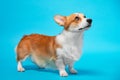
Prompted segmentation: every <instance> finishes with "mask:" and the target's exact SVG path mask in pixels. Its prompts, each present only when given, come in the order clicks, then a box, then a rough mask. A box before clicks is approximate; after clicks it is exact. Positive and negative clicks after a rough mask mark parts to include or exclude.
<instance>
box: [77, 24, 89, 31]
mask: <svg viewBox="0 0 120 80" xmlns="http://www.w3.org/2000/svg"><path fill="white" fill-rule="evenodd" d="M90 26H91V24H89V25H87V26H86V27H84V28H79V29H78V30H84V29H87V28H89V27H90Z"/></svg>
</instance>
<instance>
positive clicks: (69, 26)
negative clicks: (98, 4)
mask: <svg viewBox="0 0 120 80" xmlns="http://www.w3.org/2000/svg"><path fill="white" fill-rule="evenodd" d="M54 20H55V22H56V23H58V24H59V25H60V26H63V27H64V30H63V31H62V33H60V34H59V35H57V36H46V35H42V34H31V35H25V36H24V37H23V38H22V39H21V41H20V42H19V44H18V46H17V47H16V53H17V62H18V65H17V69H18V71H20V72H22V71H24V70H25V69H24V68H23V66H22V61H23V60H25V59H26V58H27V57H28V56H31V58H32V60H33V61H34V62H35V63H36V64H37V65H38V66H40V67H43V68H47V67H51V68H56V69H58V70H59V74H60V76H68V73H67V72H66V70H65V66H66V65H68V67H69V70H70V72H71V73H73V74H76V73H77V71H76V70H75V69H74V67H73V64H74V62H75V61H76V60H78V59H79V58H80V56H81V48H82V40H83V32H84V31H85V30H86V29H88V28H89V27H90V26H91V23H92V19H89V18H86V17H85V15H84V14H82V13H74V14H71V15H70V16H62V15H56V16H54Z"/></svg>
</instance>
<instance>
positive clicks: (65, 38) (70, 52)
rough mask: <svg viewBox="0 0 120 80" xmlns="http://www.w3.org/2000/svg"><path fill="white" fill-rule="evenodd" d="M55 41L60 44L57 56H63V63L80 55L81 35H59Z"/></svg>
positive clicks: (76, 58)
mask: <svg viewBox="0 0 120 80" xmlns="http://www.w3.org/2000/svg"><path fill="white" fill-rule="evenodd" d="M57 42H58V43H59V44H60V45H61V46H62V48H61V51H60V50H59V52H58V53H59V56H63V59H64V61H65V63H69V62H71V60H72V61H75V60H78V59H79V57H80V56H81V48H82V36H81V35H78V34H77V35H76V34H74V35H72V34H68V35H59V36H58V37H57Z"/></svg>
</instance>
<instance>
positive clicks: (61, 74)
mask: <svg viewBox="0 0 120 80" xmlns="http://www.w3.org/2000/svg"><path fill="white" fill-rule="evenodd" d="M60 76H62V77H66V76H68V74H67V72H66V71H65V70H62V71H60Z"/></svg>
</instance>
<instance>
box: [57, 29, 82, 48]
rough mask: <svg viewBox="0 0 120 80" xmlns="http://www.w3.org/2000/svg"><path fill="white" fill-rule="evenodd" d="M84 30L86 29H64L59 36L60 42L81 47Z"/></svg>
mask: <svg viewBox="0 0 120 80" xmlns="http://www.w3.org/2000/svg"><path fill="white" fill-rule="evenodd" d="M83 32H84V31H79V32H71V31H67V30H63V32H62V33H61V34H59V35H58V36H57V39H58V40H59V41H60V43H61V42H62V43H63V44H64V43H67V44H69V45H75V46H79V47H80V46H81V45H82V38H83Z"/></svg>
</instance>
